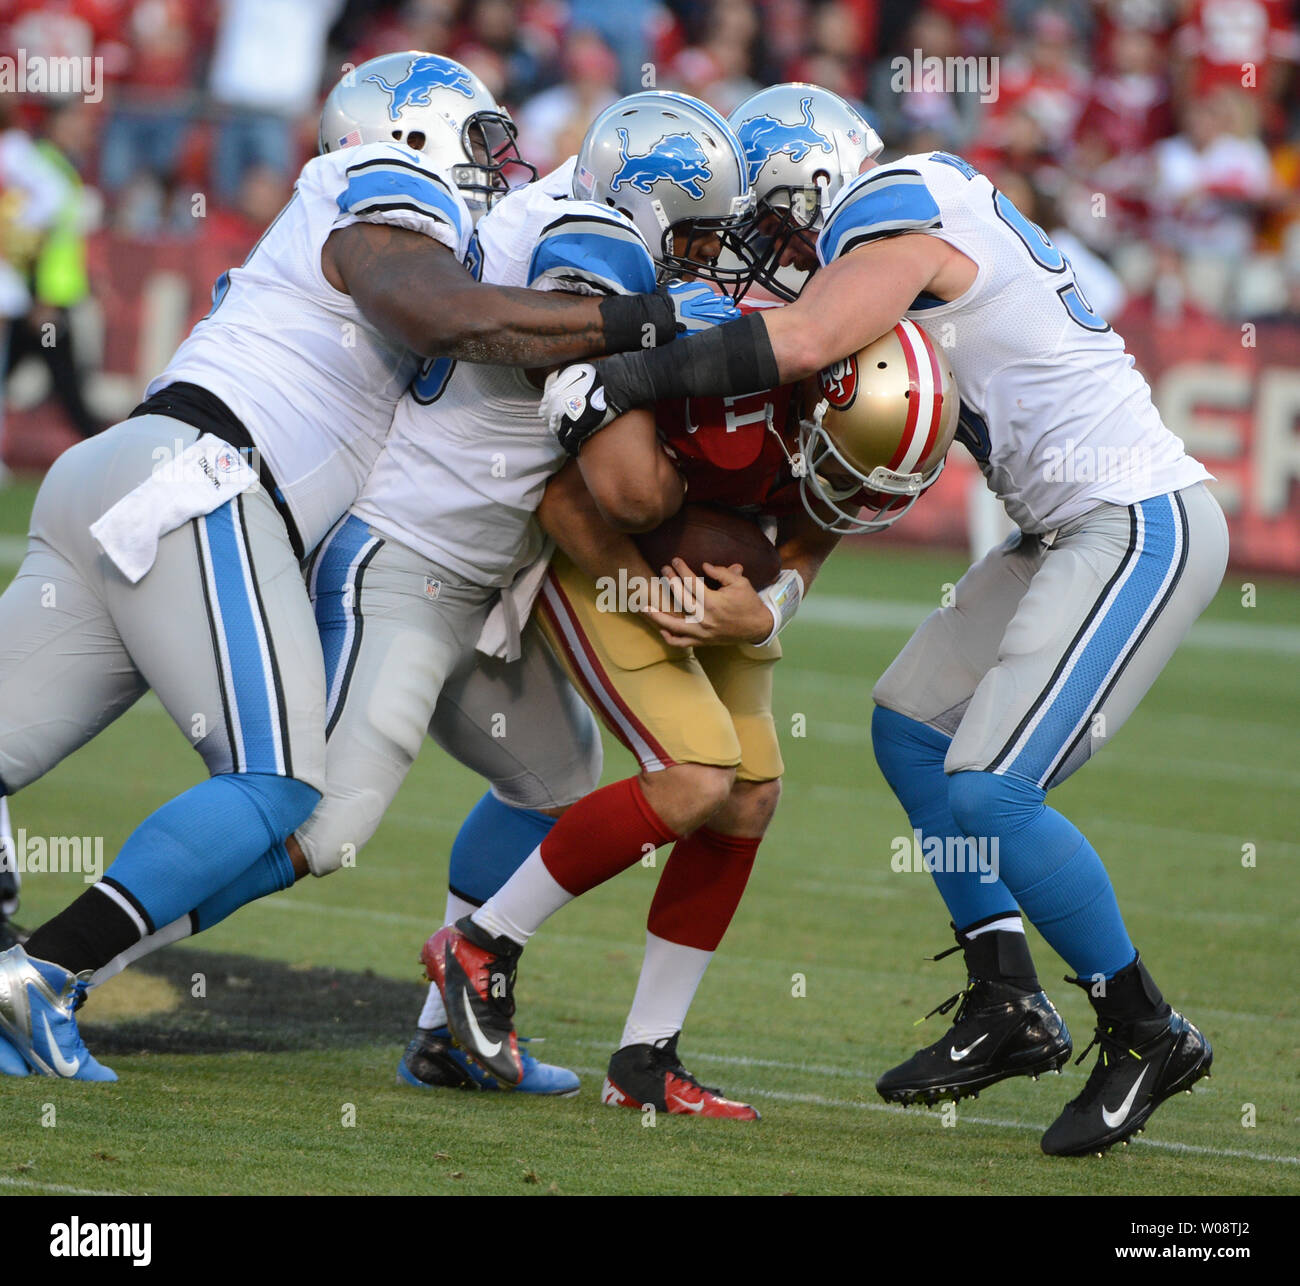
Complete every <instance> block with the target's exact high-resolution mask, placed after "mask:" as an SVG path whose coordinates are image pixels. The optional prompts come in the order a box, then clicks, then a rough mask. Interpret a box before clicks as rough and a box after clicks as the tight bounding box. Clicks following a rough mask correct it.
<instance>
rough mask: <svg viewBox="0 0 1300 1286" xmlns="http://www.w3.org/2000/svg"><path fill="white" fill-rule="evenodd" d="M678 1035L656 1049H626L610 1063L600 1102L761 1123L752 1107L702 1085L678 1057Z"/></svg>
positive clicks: (654, 1047) (659, 1044)
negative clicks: (651, 1107) (649, 1106)
mask: <svg viewBox="0 0 1300 1286" xmlns="http://www.w3.org/2000/svg"><path fill="white" fill-rule="evenodd" d="M680 1035H681V1032H678V1033H677V1034H676V1035H675V1036H673V1037H671V1038H670V1039H669V1040H663V1041H660V1042H659V1043H658V1044H655V1045H625V1046H624V1047H623V1048H622V1049H620V1050H616V1051H615V1053H614V1056H613V1058H611V1059H610V1060H609V1072H608V1074H607V1075H606V1077H605V1085H604V1088H603V1089H602V1090H601V1092H600V1101H601V1102H602V1103H605V1104H607V1105H608V1106H610V1107H631V1108H638V1109H639V1108H643V1107H645V1105H646V1104H647V1103H649V1104H653V1106H654V1108H655V1110H656V1111H657V1112H669V1113H672V1114H673V1115H677V1116H711V1117H717V1118H721V1119H724V1120H730V1121H757V1120H759V1119H760V1118H759V1115H758V1112H757V1111H755V1110H754V1108H752V1107H750V1105H749V1104H748V1103H737V1102H736V1101H735V1100H734V1099H729V1098H725V1097H723V1094H722V1091H721V1090H718V1089H710V1088H709V1087H708V1086H707V1085H701V1084H700V1083H699V1081H697V1080H696V1079H695V1077H694V1076H692V1075H691V1074H690V1072H688V1071H687V1070H686V1068H684V1067H683V1066H682V1064H681V1062H680V1060H679V1059H678V1057H677V1038H678V1037H679V1036H680Z"/></svg>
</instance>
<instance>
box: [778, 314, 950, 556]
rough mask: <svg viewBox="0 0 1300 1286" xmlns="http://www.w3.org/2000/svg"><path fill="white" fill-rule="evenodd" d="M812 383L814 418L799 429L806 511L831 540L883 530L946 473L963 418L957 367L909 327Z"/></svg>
mask: <svg viewBox="0 0 1300 1286" xmlns="http://www.w3.org/2000/svg"><path fill="white" fill-rule="evenodd" d="M814 378H815V380H816V385H817V388H816V397H817V398H818V401H817V403H816V409H815V410H814V411H813V415H812V419H811V420H804V421H802V423H801V424H800V427H799V452H800V456H801V460H802V468H801V470H800V475H799V495H800V498H801V499H802V500H803V505H804V508H805V509H806V510H807V511H808V513H809V515H810V516H811V517H812V519H813V521H814V522H816V523H817V524H818V526H821V527H824V528H825V529H826V530H827V531H834V532H838V533H840V534H842V535H860V534H865V533H867V532H873V531H883V530H884V529H885V528H886V527H891V526H893V524H894V523H896V522H897V521H898V520H899V519H900V518H901V517H902V516H903V515H904V514H905V513H906V512H907V511H908V510H909V509H910V508H911V507H912V505H913V504H915V503H916V498H917V496H919V495H920V494H921V492H923V491H924V490H925V489H926V488H927V487H929V486H931V485H932V484H933V482H934V480H935V479H936V478H937V477H938V476H939V474H940V473H942V472H943V462H944V459H945V457H946V456H947V454H948V448H949V447H950V446H951V445H952V439H953V435H954V434H955V433H956V432H957V417H958V415H959V413H960V409H961V400H960V398H959V396H958V393H957V382H956V380H955V379H954V378H953V373H952V368H951V367H950V366H949V365H948V360H947V358H946V357H945V356H944V354H943V352H942V350H940V349H938V348H936V347H935V345H934V344H933V342H932V341H931V340H930V337H929V336H928V335H927V334H926V333H925V332H924V331H923V330H922V329H921V328H920V327H919V326H918V325H916V323H915V322H910V321H907V320H906V319H904V320H902V321H900V322H899V323H898V325H897V326H895V327H894V329H893V330H891V331H890V332H889V333H888V334H886V335H882V336H881V337H880V338H879V339H878V340H876V341H875V342H874V343H871V344H868V345H867V347H866V348H864V349H862V350H861V351H860V352H858V353H855V354H854V355H853V356H852V357H846V358H845V359H844V360H843V361H839V362H836V363H834V365H832V366H828V367H827V368H826V369H825V370H823V371H821V372H820V373H819V374H818V375H817V376H815V377H814ZM864 509H865V510H866V511H867V512H865V513H864V512H863V510H864Z"/></svg>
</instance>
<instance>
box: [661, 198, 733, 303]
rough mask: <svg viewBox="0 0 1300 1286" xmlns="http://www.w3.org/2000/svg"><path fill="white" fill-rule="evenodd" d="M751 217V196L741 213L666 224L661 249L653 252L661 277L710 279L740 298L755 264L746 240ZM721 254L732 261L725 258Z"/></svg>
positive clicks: (662, 278) (729, 293)
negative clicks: (655, 253)
mask: <svg viewBox="0 0 1300 1286" xmlns="http://www.w3.org/2000/svg"><path fill="white" fill-rule="evenodd" d="M752 219H753V201H752V199H751V200H750V201H748V202H747V203H745V205H744V207H743V210H742V212H741V213H737V214H734V215H722V216H719V217H717V218H698V219H684V220H682V221H681V222H679V223H676V224H672V225H670V226H669V227H667V228H665V229H664V233H663V237H662V239H661V242H660V245H661V249H660V251H659V253H658V254H657V255H655V262H656V264H657V265H658V268H659V278H660V280H661V281H664V280H667V279H669V278H672V277H688V278H689V277H694V278H697V279H699V280H701V281H709V282H712V283H713V284H714V285H716V286H720V287H721V288H722V290H723V292H724V293H725V294H728V295H731V296H732V297H733V298H736V299H739V298H740V297H741V296H743V295H744V293H745V291H746V290H748V288H749V283H750V281H751V279H752V277H753V273H754V270H755V268H756V267H757V261H756V260H755V258H754V256H753V254H752V252H751V251H750V248H749V240H748V236H749V228H750V223H751V221H752ZM651 249H652V251H653V247H651ZM724 255H726V256H729V257H730V258H731V259H732V260H734V263H728V262H725V260H724ZM720 260H723V262H719V261H720Z"/></svg>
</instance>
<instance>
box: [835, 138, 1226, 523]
mask: <svg viewBox="0 0 1300 1286" xmlns="http://www.w3.org/2000/svg"><path fill="white" fill-rule="evenodd" d="M902 232H920V233H925V234H927V235H930V236H936V237H941V238H942V239H943V240H944V241H947V242H949V243H950V244H951V245H953V246H955V247H956V248H957V249H958V250H960V251H961V252H962V253H963V254H964V255H966V256H967V257H968V258H970V259H971V260H972V261H973V262H974V263H975V265H976V267H977V268H978V270H979V271H978V275H977V276H976V278H975V282H974V284H973V285H972V286H971V288H970V289H969V290H968V291H966V293H965V294H964V295H962V296H961V298H960V299H955V300H953V301H951V302H945V301H943V300H941V299H938V298H935V297H932V296H928V295H925V294H922V295H921V296H920V297H918V298H917V299H916V300H915V301H914V302H913V304H912V307H911V308H910V309H908V311H907V313H906V316H907V317H908V318H910V319H911V320H912V321H914V322H916V323H918V324H919V325H920V326H922V327H923V328H924V329H925V331H926V332H927V334H929V336H930V338H931V339H932V340H934V342H935V343H936V344H937V345H938V346H939V347H941V348H942V349H943V351H944V353H945V355H946V356H947V358H948V360H949V361H950V362H951V364H952V369H953V374H954V375H955V376H956V377H957V387H958V389H959V390H960V392H961V398H962V416H961V425H960V427H959V429H958V432H957V437H958V439H959V440H960V441H961V442H963V443H964V444H965V445H966V447H967V448H968V449H969V450H970V452H971V454H972V455H973V456H974V457H975V459H976V461H977V462H978V464H979V466H980V468H981V469H982V470H983V472H984V476H985V478H986V479H987V481H988V485H989V487H990V488H991V489H992V490H993V491H994V492H996V494H997V496H998V497H999V499H1001V500H1002V502H1003V503H1004V504H1005V506H1006V509H1007V513H1008V514H1009V515H1010V517H1011V519H1012V520H1013V521H1014V522H1015V523H1016V524H1017V525H1018V526H1019V527H1020V528H1021V529H1022V530H1024V531H1029V532H1036V533H1043V532H1047V531H1051V530H1053V529H1055V528H1057V527H1060V526H1061V525H1062V524H1063V523H1065V522H1068V521H1069V520H1070V519H1072V518H1077V517H1079V516H1080V515H1081V514H1084V513H1086V512H1087V511H1088V510H1089V509H1092V508H1094V507H1095V506H1096V505H1097V504H1099V503H1101V502H1110V503H1112V504H1120V505H1129V504H1134V503H1136V502H1137V501H1139V500H1148V499H1150V498H1151V497H1153V496H1159V495H1163V494H1165V493H1166V492H1169V491H1176V490H1178V489H1179V488H1181V487H1186V486H1190V485H1191V484H1192V483H1195V482H1199V481H1201V480H1203V479H1206V478H1209V477H1210V476H1211V475H1210V474H1209V473H1208V472H1206V470H1205V468H1204V467H1203V466H1202V465H1201V464H1200V463H1199V462H1198V461H1196V460H1194V459H1192V458H1191V457H1190V456H1188V455H1187V454H1186V452H1185V451H1184V449H1183V443H1182V440H1181V439H1180V438H1178V437H1176V436H1175V435H1174V434H1173V433H1171V432H1170V431H1169V430H1168V429H1167V428H1166V427H1165V426H1164V424H1163V422H1162V421H1161V419H1160V415H1159V413H1158V412H1157V410H1156V408H1155V406H1154V405H1153V403H1152V401H1151V389H1150V387H1149V386H1148V384H1147V382H1146V380H1144V379H1143V378H1142V376H1141V375H1140V374H1139V373H1138V372H1137V371H1136V370H1135V369H1134V366H1133V358H1132V357H1130V356H1129V355H1128V353H1126V352H1125V351H1124V341H1123V340H1122V339H1121V338H1120V337H1119V336H1118V335H1117V334H1115V332H1114V331H1113V330H1111V328H1110V326H1109V325H1108V324H1107V323H1106V321H1105V320H1104V319H1103V318H1101V317H1099V316H1098V315H1097V314H1096V313H1095V312H1094V311H1093V310H1092V308H1091V307H1090V305H1089V304H1088V301H1087V300H1086V299H1085V298H1084V296H1083V293H1082V291H1081V290H1080V289H1079V285H1078V282H1077V281H1076V280H1075V277H1074V271H1073V269H1072V268H1071V267H1070V261H1069V260H1068V259H1067V258H1066V257H1065V255H1064V254H1062V253H1061V251H1060V250H1059V249H1058V248H1057V247H1056V246H1055V245H1053V244H1052V242H1051V241H1050V240H1049V239H1048V237H1047V236H1046V235H1045V234H1044V232H1043V230H1042V229H1041V228H1039V227H1038V225H1037V224H1035V223H1031V222H1030V221H1029V220H1028V219H1026V218H1025V216H1024V215H1022V214H1021V213H1020V211H1019V210H1017V209H1016V207H1015V206H1014V205H1012V203H1011V202H1010V201H1009V200H1008V199H1007V198H1006V197H1005V196H1004V195H1003V194H1002V193H1001V192H999V191H998V190H997V189H996V188H995V187H994V186H993V184H992V183H990V182H989V180H988V179H987V178H985V177H984V175H983V174H981V173H980V172H979V171H978V170H976V169H975V168H974V167H973V166H971V165H968V164H967V163H966V162H965V161H963V160H961V158H959V157H956V156H951V155H949V154H948V153H946V152H931V153H929V154H926V155H915V156H905V157H902V158H901V159H900V160H897V161H894V162H891V163H890V164H888V165H883V166H879V167H877V168H875V169H871V170H868V171H867V173H865V174H862V175H860V176H859V177H858V178H857V179H855V180H854V182H853V183H851V184H850V185H849V186H848V187H846V188H845V189H844V190H843V191H842V192H841V193H840V195H839V197H838V198H837V200H836V201H835V203H834V205H833V206H832V207H831V209H830V211H829V212H828V213H827V217H826V225H825V227H824V228H823V229H822V232H821V235H820V237H819V239H818V243H817V253H818V257H819V258H820V260H821V262H822V263H823V264H827V263H830V262H832V261H833V260H835V259H837V258H839V257H840V256H841V255H844V254H847V253H849V251H851V250H853V249H854V248H855V247H857V246H860V245H862V244H864V243H865V242H868V241H872V240H876V239H878V238H881V237H887V236H893V235H896V234H898V233H902Z"/></svg>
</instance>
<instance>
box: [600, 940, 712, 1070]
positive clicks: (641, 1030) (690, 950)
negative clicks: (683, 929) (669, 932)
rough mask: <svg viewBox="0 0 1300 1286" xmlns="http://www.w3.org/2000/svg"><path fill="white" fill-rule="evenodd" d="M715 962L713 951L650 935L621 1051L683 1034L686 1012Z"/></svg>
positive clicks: (620, 1046)
mask: <svg viewBox="0 0 1300 1286" xmlns="http://www.w3.org/2000/svg"><path fill="white" fill-rule="evenodd" d="M712 959H713V952H712V951H701V950H700V949H699V948H698V947H684V946H682V945H680V944H679V943H676V942H669V941H668V940H667V939H666V938H657V937H655V935H654V934H653V933H647V934H646V935H645V960H644V962H643V963H642V965H641V977H640V978H639V979H638V981H637V984H636V995H635V997H633V1000H632V1010H631V1012H630V1013H629V1014H628V1016H627V1026H626V1027H624V1028H623V1039H622V1040H620V1041H619V1048H620V1049H622V1048H623V1047H624V1046H625V1045H653V1044H654V1043H655V1041H657V1040H664V1039H666V1038H667V1037H669V1036H671V1035H673V1034H674V1032H679V1031H681V1029H682V1025H683V1024H684V1023H685V1022H686V1011H687V1010H688V1009H689V1008H690V1007H691V1001H692V1000H694V999H695V992H696V991H697V990H698V988H699V985H700V980H701V979H702V978H703V977H704V971H705V970H706V969H707V968H708V967H709V961H710V960H712Z"/></svg>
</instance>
